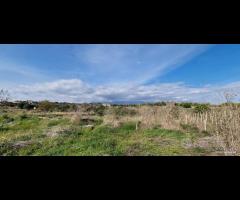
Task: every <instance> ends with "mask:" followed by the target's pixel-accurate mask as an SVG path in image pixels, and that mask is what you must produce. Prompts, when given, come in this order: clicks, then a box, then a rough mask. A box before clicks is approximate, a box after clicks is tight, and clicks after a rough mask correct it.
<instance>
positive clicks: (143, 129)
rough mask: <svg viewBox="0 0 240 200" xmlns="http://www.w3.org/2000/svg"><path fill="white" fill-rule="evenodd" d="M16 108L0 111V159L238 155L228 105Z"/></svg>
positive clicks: (234, 115) (234, 112)
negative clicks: (58, 156)
mask: <svg viewBox="0 0 240 200" xmlns="http://www.w3.org/2000/svg"><path fill="white" fill-rule="evenodd" d="M21 105H24V106H23V107H21V106H19V102H18V104H17V105H15V106H14V107H11V106H8V107H4V108H1V112H0V155H46V156H49V155H92V156H95V155H99V156H149V155H150V156H155V155H229V154H230V155H239V150H240V149H239V145H238V144H239V143H238V141H239V139H240V137H239V135H238V130H239V129H238V128H239V127H238V124H240V123H239V122H240V119H239V116H240V110H239V109H233V107H232V106H229V105H225V106H215V107H214V106H211V105H207V104H191V108H189V107H188V106H186V104H181V105H178V104H177V105H175V104H172V103H166V105H164V104H162V103H160V104H151V105H148V104H145V105H135V106H132V105H125V106H124V105H116V106H104V105H101V104H82V105H76V104H67V103H54V102H48V101H43V102H39V103H35V102H24V103H22V104H21ZM28 105H34V106H35V107H36V109H29V107H28ZM73 105H74V106H73ZM185 107H187V108H185ZM232 137H234V138H235V139H234V141H236V142H234V143H233V142H232V140H231V138H232Z"/></svg>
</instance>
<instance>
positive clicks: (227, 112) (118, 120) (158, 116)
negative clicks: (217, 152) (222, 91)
mask: <svg viewBox="0 0 240 200" xmlns="http://www.w3.org/2000/svg"><path fill="white" fill-rule="evenodd" d="M134 109H135V110H136V111H137V114H136V115H134V116H128V115H126V116H117V115H114V114H113V113H112V112H108V113H106V115H105V116H104V117H103V119H104V123H105V124H111V125H113V126H114V127H117V126H119V125H121V124H122V123H125V122H135V123H136V129H137V128H141V129H149V128H155V127H161V128H163V129H170V130H184V131H187V130H188V129H191V131H195V132H198V133H205V134H207V135H208V136H210V137H212V138H214V141H215V142H216V144H217V145H218V146H219V148H221V149H223V151H224V152H225V155H240V108H238V107H234V106H231V105H226V106H221V107H220V106H211V109H210V110H209V111H207V112H204V113H196V112H194V110H193V109H186V108H182V107H178V106H175V105H174V104H168V105H167V106H147V105H146V106H140V107H136V108H134Z"/></svg>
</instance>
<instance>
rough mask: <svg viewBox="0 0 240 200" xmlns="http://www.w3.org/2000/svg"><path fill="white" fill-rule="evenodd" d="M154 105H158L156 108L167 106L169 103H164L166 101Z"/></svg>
mask: <svg viewBox="0 0 240 200" xmlns="http://www.w3.org/2000/svg"><path fill="white" fill-rule="evenodd" d="M154 105H156V106H166V105H167V103H166V102H164V101H162V102H157V103H155V104H154Z"/></svg>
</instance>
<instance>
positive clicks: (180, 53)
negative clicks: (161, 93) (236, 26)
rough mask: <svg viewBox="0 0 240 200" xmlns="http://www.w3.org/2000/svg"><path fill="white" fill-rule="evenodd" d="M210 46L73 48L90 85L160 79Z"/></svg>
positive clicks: (90, 46)
mask: <svg viewBox="0 0 240 200" xmlns="http://www.w3.org/2000/svg"><path fill="white" fill-rule="evenodd" d="M210 46H211V45H203V44H196V45H193V44H191V45H188V44H177V45H176V44H168V45H164V44H160V45H159V44H158V45H154V44H151V45H150V44H145V45H139V44H128V45H124V44H119V45H116V44H115V45H113V44H108V45H87V46H85V48H84V49H83V48H81V49H78V48H76V49H75V55H76V57H77V58H78V59H79V60H81V61H83V62H84V63H85V64H86V66H87V68H86V69H85V70H86V71H87V72H88V73H89V74H90V76H89V80H90V81H91V82H94V81H98V82H101V83H126V82H128V83H131V84H134V83H137V84H140V83H144V82H146V81H149V80H150V79H152V78H155V77H157V76H161V75H163V74H164V73H166V72H168V71H169V70H172V69H174V68H176V67H178V66H180V65H182V64H184V63H186V62H187V61H189V60H191V59H192V58H193V57H195V56H196V55H199V54H200V53H202V52H204V51H205V50H206V49H208V48H209V47H210Z"/></svg>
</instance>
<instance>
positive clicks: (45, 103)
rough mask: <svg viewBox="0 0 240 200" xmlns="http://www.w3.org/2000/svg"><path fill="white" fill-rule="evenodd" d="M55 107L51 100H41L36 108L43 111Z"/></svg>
mask: <svg viewBox="0 0 240 200" xmlns="http://www.w3.org/2000/svg"><path fill="white" fill-rule="evenodd" d="M55 108H56V105H55V104H54V103H53V102H49V101H41V102H40V103H39V104H38V109H39V110H41V111H45V112H49V111H54V109H55Z"/></svg>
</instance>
